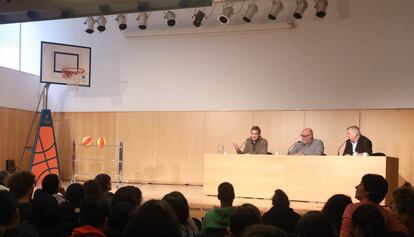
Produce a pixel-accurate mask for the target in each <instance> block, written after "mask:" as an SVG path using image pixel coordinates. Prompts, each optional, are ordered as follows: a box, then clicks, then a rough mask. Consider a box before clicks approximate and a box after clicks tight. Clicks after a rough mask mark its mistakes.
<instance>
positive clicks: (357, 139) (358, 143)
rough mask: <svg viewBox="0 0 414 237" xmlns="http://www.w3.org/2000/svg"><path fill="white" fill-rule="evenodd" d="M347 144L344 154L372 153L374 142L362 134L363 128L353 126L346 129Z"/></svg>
mask: <svg viewBox="0 0 414 237" xmlns="http://www.w3.org/2000/svg"><path fill="white" fill-rule="evenodd" d="M346 136H347V138H348V140H346V145H345V149H344V153H343V155H353V154H354V153H355V152H356V153H365V152H366V153H368V154H369V155H371V154H372V142H371V140H369V139H368V138H367V137H365V136H363V135H362V134H361V130H360V129H359V127H357V126H351V127H349V128H347V129H346Z"/></svg>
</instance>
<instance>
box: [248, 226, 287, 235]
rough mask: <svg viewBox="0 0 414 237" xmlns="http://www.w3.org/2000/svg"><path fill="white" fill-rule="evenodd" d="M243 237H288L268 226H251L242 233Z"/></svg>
mask: <svg viewBox="0 0 414 237" xmlns="http://www.w3.org/2000/svg"><path fill="white" fill-rule="evenodd" d="M242 236H243V237H288V235H287V234H286V232H284V231H283V230H282V229H279V228H277V227H273V226H269V225H251V226H248V227H247V228H246V230H245V231H244V232H243V235H242Z"/></svg>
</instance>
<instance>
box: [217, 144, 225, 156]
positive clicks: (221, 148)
mask: <svg viewBox="0 0 414 237" xmlns="http://www.w3.org/2000/svg"><path fill="white" fill-rule="evenodd" d="M217 154H224V146H223V144H218V145H217Z"/></svg>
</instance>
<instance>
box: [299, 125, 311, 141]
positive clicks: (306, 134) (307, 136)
mask: <svg viewBox="0 0 414 237" xmlns="http://www.w3.org/2000/svg"><path fill="white" fill-rule="evenodd" d="M300 136H301V137H302V142H303V144H310V143H312V141H313V130H312V129H311V128H305V129H303V130H302V132H301V133H300Z"/></svg>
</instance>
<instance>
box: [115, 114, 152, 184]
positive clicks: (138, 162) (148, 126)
mask: <svg viewBox="0 0 414 237" xmlns="http://www.w3.org/2000/svg"><path fill="white" fill-rule="evenodd" d="M117 131H118V134H117V136H118V140H119V141H122V142H123V143H124V170H123V171H124V174H123V176H124V180H125V181H129V182H152V181H154V180H156V179H157V164H158V113H157V112H142V113H134V112H120V113H117Z"/></svg>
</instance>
